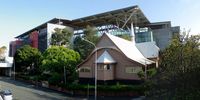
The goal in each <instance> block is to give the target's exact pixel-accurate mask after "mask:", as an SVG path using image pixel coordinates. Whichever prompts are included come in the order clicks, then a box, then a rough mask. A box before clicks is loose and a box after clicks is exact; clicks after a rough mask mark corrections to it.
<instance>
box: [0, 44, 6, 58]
mask: <svg viewBox="0 0 200 100" xmlns="http://www.w3.org/2000/svg"><path fill="white" fill-rule="evenodd" d="M6 50H7V48H6V46H2V47H0V61H5V53H6Z"/></svg>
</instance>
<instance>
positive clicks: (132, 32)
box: [131, 22, 135, 44]
mask: <svg viewBox="0 0 200 100" xmlns="http://www.w3.org/2000/svg"><path fill="white" fill-rule="evenodd" d="M131 36H132V38H131V41H132V42H133V43H134V44H135V32H134V27H133V22H132V23H131Z"/></svg>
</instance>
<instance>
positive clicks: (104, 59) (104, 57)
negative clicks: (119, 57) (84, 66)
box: [97, 51, 116, 63]
mask: <svg viewBox="0 0 200 100" xmlns="http://www.w3.org/2000/svg"><path fill="white" fill-rule="evenodd" d="M97 63H116V61H115V60H114V59H113V58H112V57H111V55H110V54H109V53H108V52H107V51H104V52H103V54H102V55H101V56H100V57H99V58H98V59H97Z"/></svg>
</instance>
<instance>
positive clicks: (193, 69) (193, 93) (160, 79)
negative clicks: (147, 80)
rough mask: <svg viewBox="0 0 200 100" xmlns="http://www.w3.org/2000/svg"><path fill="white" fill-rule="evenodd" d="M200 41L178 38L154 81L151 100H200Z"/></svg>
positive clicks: (173, 41) (193, 38)
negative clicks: (199, 99)
mask: <svg viewBox="0 0 200 100" xmlns="http://www.w3.org/2000/svg"><path fill="white" fill-rule="evenodd" d="M182 40H184V41H182ZM199 40H200V36H191V37H190V38H186V39H181V41H180V38H174V39H173V40H172V43H171V44H170V46H169V47H168V48H167V49H165V50H164V51H163V52H162V53H161V64H160V66H161V67H160V68H159V72H158V74H157V75H156V76H155V77H154V79H153V80H152V83H153V85H152V88H151V91H150V92H149V96H150V98H153V99H169V100H171V99H174V100H176V99H177V100H185V99H186V100H196V99H198V98H199V97H200V85H199V83H200V79H199V78H198V76H199V75H200V60H199V59H200V49H199V46H200V43H199Z"/></svg>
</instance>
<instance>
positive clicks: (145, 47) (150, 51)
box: [136, 41, 160, 58]
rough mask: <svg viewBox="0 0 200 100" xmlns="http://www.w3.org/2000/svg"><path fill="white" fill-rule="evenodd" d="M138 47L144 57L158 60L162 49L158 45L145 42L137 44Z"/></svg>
mask: <svg viewBox="0 0 200 100" xmlns="http://www.w3.org/2000/svg"><path fill="white" fill-rule="evenodd" d="M136 47H137V48H138V49H139V50H140V52H141V53H142V54H143V55H144V57H146V58H156V57H158V55H159V51H160V49H159V48H158V46H157V45H156V43H155V42H154V41H153V42H144V43H136Z"/></svg>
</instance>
